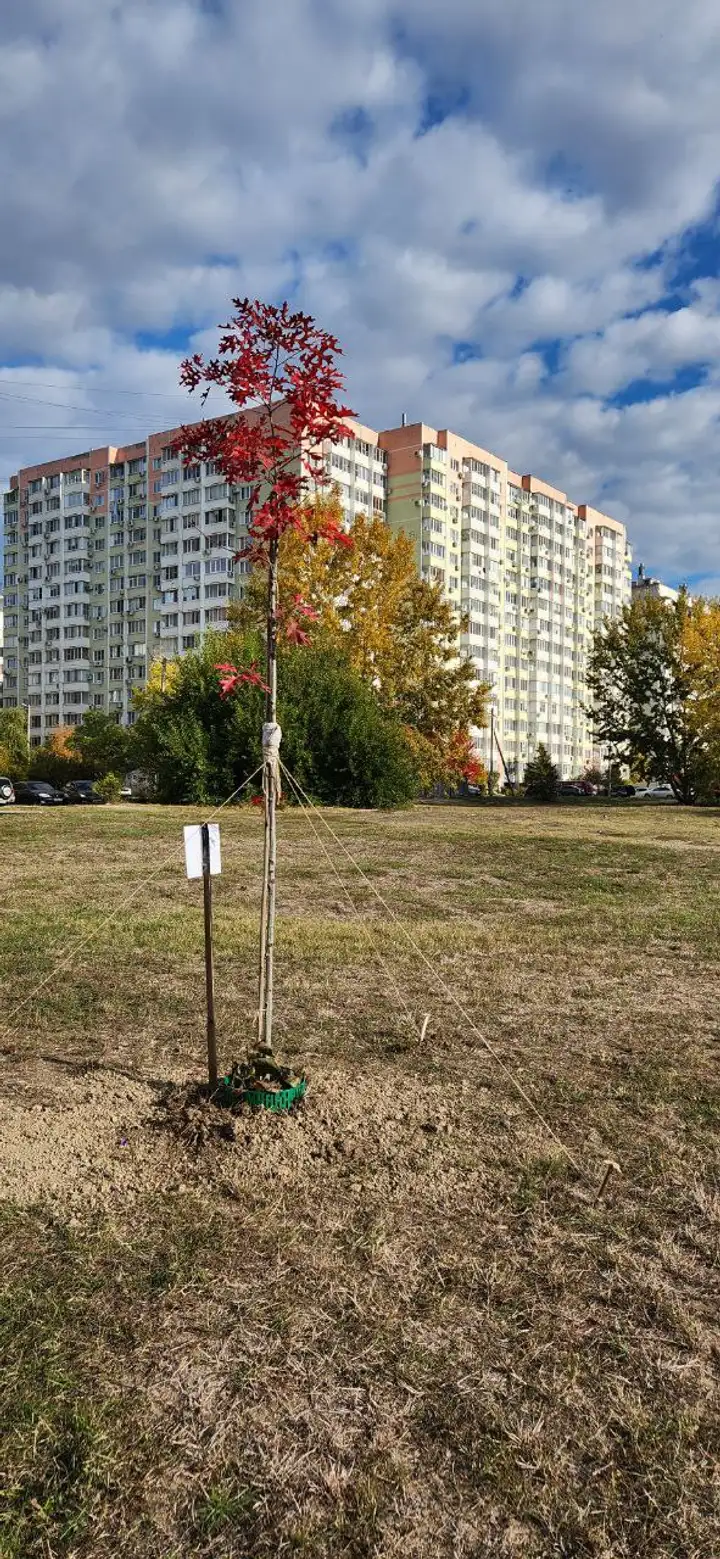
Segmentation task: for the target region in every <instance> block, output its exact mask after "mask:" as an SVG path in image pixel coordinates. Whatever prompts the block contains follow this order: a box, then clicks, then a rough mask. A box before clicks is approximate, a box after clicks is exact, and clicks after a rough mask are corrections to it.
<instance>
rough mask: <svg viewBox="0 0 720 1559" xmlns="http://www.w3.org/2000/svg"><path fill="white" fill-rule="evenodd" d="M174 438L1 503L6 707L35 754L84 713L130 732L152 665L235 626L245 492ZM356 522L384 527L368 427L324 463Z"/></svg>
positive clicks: (69, 463) (380, 465) (62, 468)
mask: <svg viewBox="0 0 720 1559" xmlns="http://www.w3.org/2000/svg"><path fill="white" fill-rule="evenodd" d="M178 432H179V430H178V429H170V430H169V431H168V432H165V433H153V434H151V435H150V436H149V437H148V438H147V439H146V440H144V441H143V442H142V443H139V444H133V445H132V446H129V447H126V448H113V447H106V448H103V449H94V450H89V451H87V452H86V453H84V454H80V455H75V456H71V457H69V458H67V459H64V460H57V461H50V462H48V463H46V464H44V465H38V466H33V467H29V468H27V469H25V470H23V471H21V472H20V474H19V476H18V477H17V478H14V479H13V482H12V485H11V487H10V491H9V492H8V493H6V494H5V497H4V530H5V601H6V681H5V686H4V689H3V703H4V704H5V706H6V707H7V706H10V707H14V706H18V705H23V706H27V708H28V711H29V715H28V718H29V729H30V739H31V742H32V743H33V744H34V745H36V746H37V745H39V744H40V743H41V742H42V741H43V740H44V739H45V738H46V737H47V735H48V734H49V733H50V732H51V731H52V730H53V728H54V727H56V726H58V725H77V724H79V723H80V721H81V720H82V718H83V714H84V713H85V710H86V709H89V708H100V709H104V710H108V711H110V712H111V713H113V712H114V713H116V714H117V717H118V719H119V720H121V721H122V722H123V723H132V721H133V719H134V711H133V700H132V694H133V690H134V688H136V687H139V686H142V684H143V683H144V682H145V680H146V678H147V675H148V671H149V667H150V664H151V662H152V661H153V660H162V659H163V658H168V659H169V658H171V657H173V656H175V655H178V654H181V653H182V652H183V651H184V650H189V649H192V648H193V647H194V645H195V644H196V642H197V640H198V638H199V636H200V635H201V633H202V632H203V630H204V629H206V628H210V627H213V628H222V627H223V626H225V624H226V622H227V605H228V601H229V600H230V599H231V597H232V596H234V595H241V594H242V587H243V579H244V575H245V573H246V570H247V564H245V563H244V562H243V561H242V560H239V561H238V562H236V563H233V557H234V555H235V554H236V553H237V552H238V550H239V549H240V548H241V547H242V546H243V543H244V541H245V540H246V538H247V524H246V520H247V498H248V491H247V490H243V489H241V488H236V489H233V490H232V491H231V490H230V489H229V488H228V485H227V483H226V482H225V481H224V479H223V477H222V475H221V473H220V472H219V471H218V470H216V469H215V468H214V467H213V466H212V465H210V464H202V465H201V464H199V463H198V464H195V465H189V466H183V463H182V461H181V460H179V459H178V458H177V456H176V455H175V454H174V453H173V441H174V439H175V437H176V436H177V434H178ZM325 455H326V460H327V465H328V470H329V472H330V474H331V475H333V476H336V477H337V480H338V483H339V486H340V490H341V496H342V500H343V505H344V508H345V511H346V514H347V515H348V517H352V516H354V514H355V513H357V512H359V511H360V510H365V509H372V510H373V512H375V513H381V514H382V515H383V516H384V515H385V489H386V476H385V472H386V464H387V457H386V456H385V455H384V453H383V452H382V451H379V450H378V448H377V435H376V434H374V433H373V432H372V431H371V430H370V429H367V428H363V427H362V426H361V425H360V424H359V423H358V424H353V425H352V435H351V436H350V437H349V438H347V439H344V440H343V442H342V445H337V446H332V447H331V446H328V448H327V450H326V451H325Z"/></svg>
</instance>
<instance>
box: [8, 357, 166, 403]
mask: <svg viewBox="0 0 720 1559" xmlns="http://www.w3.org/2000/svg"><path fill="white" fill-rule="evenodd" d="M4 373H12V369H10V368H3V367H2V366H1V365H0V384H2V385H4V386H5V387H6V388H8V389H12V388H14V386H15V385H18V387H19V388H20V389H26V390H78V389H81V388H82V386H81V385H79V384H57V383H50V382H49V381H48V380H45V379H3V378H2V377H1V376H2V374H4ZM89 389H90V390H91V391H92V393H93V395H140V396H142V397H144V398H148V399H151V400H161V401H174V400H178V399H182V398H183V397H185V396H186V395H187V394H188V391H187V390H184V389H182V388H178V389H177V390H174V391H170V390H124V389H120V388H119V387H118V386H113V385H107V386H104V385H100V384H91V385H90V386H89Z"/></svg>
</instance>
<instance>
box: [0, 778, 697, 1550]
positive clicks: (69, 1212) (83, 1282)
mask: <svg viewBox="0 0 720 1559" xmlns="http://www.w3.org/2000/svg"><path fill="white" fill-rule="evenodd" d="M326 816H327V817H328V819H329V820H330V821H331V822H332V826H333V827H334V828H335V829H336V831H337V833H338V834H339V835H340V837H341V839H342V841H343V843H344V844H345V845H346V846H347V847H348V848H350V850H351V851H352V852H353V854H354V855H355V856H356V857H357V859H358V861H359V862H360V864H361V865H362V867H363V870H364V872H365V874H366V877H367V879H368V882H365V883H364V882H363V881H362V880H361V879H359V878H358V877H357V874H353V872H352V871H351V869H350V868H349V867H348V866H347V862H346V861H344V858H343V857H342V855H341V854H340V853H339V852H338V849H337V847H336V846H334V845H333V846H331V849H332V859H333V862H334V864H335V866H336V868H337V870H338V871H339V874H340V880H338V878H337V877H336V876H335V875H334V874H333V871H332V869H331V866H330V865H329V863H328V861H327V860H326V859H325V857H324V855H323V854H322V851H321V849H320V846H319V843H318V841H317V840H316V839H315V838H314V837H313V835H312V834H311V832H310V831H309V829H308V826H307V822H306V819H305V818H303V817H302V816H301V815H300V814H299V813H297V812H286V813H283V814H282V817H281V829H280V835H281V878H280V892H279V926H278V973H277V986H278V989H277V996H276V1002H277V1018H278V1049H279V1050H280V1051H281V1052H282V1054H283V1055H284V1056H285V1057H287V1058H289V1059H292V1060H295V1061H303V1062H305V1063H306V1064H307V1068H308V1071H309V1073H310V1077H311V1085H310V1089H309V1092H308V1097H307V1104H306V1106H305V1108H304V1109H302V1110H300V1111H298V1113H297V1114H295V1115H293V1116H292V1117H291V1118H274V1117H272V1116H256V1117H250V1118H242V1119H239V1120H238V1121H237V1130H236V1136H235V1140H228V1141H220V1140H213V1141H212V1142H210V1143H205V1144H204V1145H201V1146H199V1147H191V1146H189V1145H188V1144H187V1143H185V1142H184V1141H182V1140H180V1139H179V1138H178V1137H177V1136H176V1135H174V1134H173V1133H172V1131H171V1130H170V1129H168V1126H167V1115H166V1112H165V1110H164V1106H163V1087H164V1085H165V1084H166V1082H167V1081H168V1080H174V1081H178V1082H182V1081H185V1080H187V1079H189V1078H191V1077H192V1076H194V1075H195V1076H202V1068H203V1046H204V1010H203V953H202V948H203V943H202V907H201V890H200V885H199V884H198V883H188V882H186V880H185V877H184V867H183V857H182V847H181V827H182V824H183V823H184V822H187V821H190V820H195V815H194V814H190V813H189V812H188V811H187V810H183V809H171V808H163V809H161V808H156V807H130V806H128V807H112V808H97V809H92V808H88V809H85V808H82V809H81V808H77V809H67V810H66V811H57V812H51V813H44V812H40V811H37V812H36V811H34V810H26V809H22V808H20V807H16V808H13V809H9V810H8V811H6V812H5V813H4V814H0V865H1V871H2V878H1V880H2V891H1V894H0V903H1V904H2V913H1V914H0V988H1V989H2V1002H1V1004H2V1014H3V1017H2V1019H0V1047H1V1049H2V1056H3V1066H2V1072H1V1073H0V1194H1V1195H2V1198H3V1200H2V1203H1V1204H0V1221H1V1223H2V1233H1V1245H0V1250H1V1252H2V1259H1V1260H0V1360H1V1361H2V1364H1V1367H0V1483H2V1484H3V1486H4V1487H3V1492H2V1493H0V1556H2V1559H34V1556H38V1559H40V1556H42V1559H55V1556H57V1559H61V1556H62V1559H70V1556H72V1559H91V1556H92V1559H95V1556H97V1559H106V1556H107V1559H110V1556H112V1559H190V1556H193V1559H194V1556H201V1559H202V1556H213V1559H265V1556H268V1559H269V1556H273V1559H275V1556H278V1559H280V1556H285V1555H294V1556H297V1555H302V1556H305V1559H335V1556H338V1559H340V1556H347V1559H364V1556H368V1559H369V1556H377V1559H396V1556H397V1559H400V1556H401V1559H445V1556H447V1559H485V1556H487V1559H508V1556H509V1559H516V1556H517V1559H545V1556H547V1559H550V1556H567V1559H585V1556H592V1559H665V1556H670V1555H672V1556H676V1559H717V1556H718V1554H720V1474H719V1471H718V1469H719V1465H720V1412H719V1393H718V1363H719V1361H720V1341H719V1332H718V1318H719V1316H720V1271H719V1254H720V1251H719V1242H718V1231H719V1228H720V1190H719V1181H718V1133H719V1128H720V1074H719V1072H718V1039H719V1031H720V1022H719V1018H718V1013H719V1011H720V1002H719V996H720V979H719V970H720V962H719V958H720V895H719V892H718V889H719V886H720V826H719V825H720V817H719V816H718V815H717V814H715V813H711V812H703V813H697V814H695V813H693V812H692V811H685V810H684V809H680V808H673V807H668V808H661V807H657V808H655V807H643V806H642V805H637V806H633V805H618V806H615V807H613V808H608V807H607V806H605V805H604V804H600V805H596V804H594V803H589V804H588V805H587V806H585V805H577V806H567V807H557V808H548V809H542V808H530V807H527V808H518V809H517V810H512V809H507V810H500V809H498V810H493V809H490V808H477V809H472V808H440V807H438V808H432V807H425V808H417V809H415V810H413V811H409V812H400V813H396V814H393V815H372V814H370V813H358V814H351V813H347V812H334V813H328V814H326ZM221 825H222V848H223V875H222V877H221V878H220V879H218V880H216V914H215V925H216V988H217V990H216V995H217V1008H218V1032H219V1041H220V1049H221V1056H222V1059H223V1060H224V1061H226V1062H229V1061H230V1060H231V1059H232V1058H233V1057H234V1056H237V1055H240V1054H242V1052H243V1050H244V1048H245V1045H246V1043H247V1041H248V1038H249V1037H250V1035H251V1031H252V1014H253V1002H254V996H255V974H256V962H257V951H256V923H257V918H258V896H259V867H260V854H261V834H262V821H261V818H260V817H259V816H258V815H257V813H256V812H255V811H254V810H240V811H235V812H233V813H232V814H230V813H227V814H223V816H222V818H221ZM321 834H322V837H323V840H324V842H325V843H326V844H330V841H329V838H328V836H327V835H326V834H325V833H324V832H323V830H322V829H321ZM144 878H149V879H150V880H149V881H147V883H146V885H145V886H144V887H141V888H140V889H139V891H137V892H135V896H134V898H133V899H132V901H131V902H130V903H129V904H128V905H126V906H124V907H121V906H123V905H124V900H125V899H126V898H127V896H128V895H129V894H131V893H133V891H134V890H135V889H137V887H138V884H139V883H140V882H141V881H142V880H143V879H144ZM372 887H374V888H375V889H377V890H378V892H379V893H380V894H381V895H382V897H383V898H385V899H387V900H388V901H389V902H390V904H391V905H392V907H393V909H394V911H395V914H396V915H397V916H398V917H399V918H398V920H397V921H391V920H389V919H388V917H387V915H386V914H385V912H384V910H383V908H382V906H381V904H380V903H379V902H378V900H377V899H376V898H375V896H374V894H373V892H372ZM348 892H349V893H350V896H351V899H352V901H353V903H354V905H355V906H356V908H357V909H358V910H359V911H360V912H361V918H360V919H359V920H358V919H357V918H356V917H355V916H354V914H353V913H352V912H351V907H350V904H349V901H348V897H347V895H348ZM115 910H118V911H119V913H117V914H115V915H114V918H113V919H112V920H111V921H110V923H109V924H107V925H105V926H104V927H103V926H102V922H103V920H104V919H105V918H106V917H107V916H109V915H111V914H113V912H114V911H115ZM406 932H409V933H410V935H411V937H412V939H413V940H414V942H415V943H416V944H417V946H418V947H419V949H420V950H421V952H422V953H423V954H424V955H425V959H427V960H429V961H430V964H431V965H432V969H433V970H434V971H437V975H438V976H439V977H440V979H441V980H442V981H443V982H444V984H445V985H446V986H449V987H450V988H451V989H452V991H453V992H454V993H455V994H456V996H457V997H458V999H459V1001H460V1002H461V1004H462V1006H463V1007H464V1008H465V1009H466V1011H467V1012H468V1013H469V1014H471V1016H472V1019H473V1022H474V1024H475V1025H477V1028H478V1029H479V1030H480V1031H481V1032H482V1034H484V1035H485V1036H486V1037H487V1038H488V1040H489V1041H490V1043H491V1045H492V1047H493V1049H494V1050H495V1051H496V1052H497V1057H499V1058H500V1060H501V1061H502V1062H504V1064H505V1066H506V1067H507V1068H509V1069H510V1070H511V1071H512V1073H513V1074H514V1075H516V1076H517V1078H518V1079H519V1080H520V1082H521V1085H522V1087H523V1088H524V1089H525V1090H526V1092H527V1093H528V1094H529V1095H530V1096H531V1097H532V1099H533V1100H534V1101H535V1103H536V1105H537V1107H538V1109H539V1110H540V1112H541V1114H542V1115H543V1117H544V1118H545V1120H546V1121H547V1123H548V1126H549V1127H550V1128H551V1129H552V1130H551V1131H549V1130H546V1129H545V1127H544V1126H543V1125H542V1124H541V1123H540V1122H539V1121H538V1119H537V1118H536V1117H535V1116H534V1115H533V1114H532V1113H531V1112H530V1111H529V1110H528V1108H527V1106H526V1104H525V1103H524V1101H523V1100H522V1099H521V1098H520V1097H519V1096H518V1094H517V1093H516V1092H515V1091H514V1089H513V1087H512V1086H511V1084H510V1083H509V1082H508V1079H507V1076H506V1074H505V1072H504V1071H503V1069H502V1067H501V1066H500V1064H499V1061H498V1059H495V1058H493V1057H491V1056H490V1055H489V1054H488V1053H487V1051H486V1050H485V1049H484V1047H483V1044H482V1042H481V1040H480V1038H478V1036H477V1034H476V1032H474V1030H473V1029H472V1028H470V1027H469V1026H468V1024H467V1023H466V1021H465V1019H464V1018H463V1016H462V1015H461V1013H460V1012H459V1011H458V1010H457V1009H456V1008H455V1007H454V1006H453V1005H452V1004H451V1003H450V1002H449V1001H448V999H447V997H446V996H445V994H444V993H443V990H442V988H441V987H440V986H438V984H437V982H436V981H434V979H433V975H432V973H431V971H430V969H428V966H427V964H426V963H425V962H423V961H422V960H421V959H420V958H419V957H418V956H417V955H416V954H415V952H414V951H413V949H412V947H411V946H410V945H409V943H408V941H407V940H406V937H405V933H406ZM91 933H96V934H93V935H92V937H91V939H90V940H89V941H88V942H87V944H86V945H85V947H84V948H82V949H81V950H80V951H79V952H78V953H77V954H76V956H74V957H73V958H72V961H71V963H70V966H69V967H68V969H67V970H66V971H65V972H60V973H58V974H57V975H53V977H52V978H51V979H49V981H48V983H47V985H46V986H45V988H44V989H43V991H42V993H41V994H40V996H38V997H37V998H35V999H33V1000H32V1001H30V1002H29V1003H26V1004H25V1005H23V1006H21V1008H20V1011H19V1012H18V1014H17V1016H16V1018H15V1019H14V1020H13V1019H12V1018H10V1022H9V1023H8V1018H9V1015H10V1014H11V1013H12V1010H13V1009H14V1007H15V1005H16V1004H18V1003H23V1002H24V1001H25V998H26V997H27V996H29V994H30V993H31V992H32V991H33V989H34V987H35V986H36V985H37V983H38V982H39V981H40V980H42V979H44V978H45V977H46V976H48V975H51V974H52V971H53V970H55V968H56V966H57V965H58V964H60V963H61V962H62V961H63V960H66V959H67V958H68V953H69V950H70V949H71V948H72V947H73V945H74V944H75V943H76V942H78V941H80V940H81V939H82V938H84V937H90V934H91ZM376 947H377V948H379V950H380V952H381V954H382V959H383V964H382V965H381V964H380V963H379V962H378V961H377V959H376V957H375V948H376ZM401 998H402V999H401ZM426 1014H429V1022H428V1025H427V1032H426V1035H425V1038H424V1040H423V1042H422V1043H421V1042H420V1038H419V1031H420V1028H421V1026H422V1023H423V1019H424V1018H425V1016H426ZM8 1029H9V1031H8ZM552 1133H555V1134H556V1135H555V1136H553V1135H552ZM556 1138H559V1139H561V1141H562V1142H563V1143H565V1144H566V1145H567V1147H568V1149H569V1152H570V1154H571V1155H572V1159H573V1160H574V1161H575V1164H576V1165H579V1166H580V1169H581V1170H582V1174H579V1173H578V1171H577V1168H575V1167H573V1164H572V1163H571V1162H569V1161H568V1159H567V1158H566V1157H565V1156H564V1155H563V1153H562V1151H561V1149H560V1147H559V1146H558V1143H557V1140H556ZM609 1158H610V1159H613V1160H617V1162H618V1164H619V1165H620V1168H621V1174H620V1175H619V1176H618V1175H614V1176H613V1178H612V1179H611V1180H610V1183H609V1185H608V1188H607V1192H606V1195H605V1196H604V1198H603V1199H602V1200H601V1201H600V1202H598V1203H597V1204H595V1203H594V1202H593V1196H594V1191H595V1188H596V1187H597V1185H598V1183H599V1180H600V1176H601V1174H602V1169H603V1164H604V1163H605V1161H606V1160H607V1159H609Z"/></svg>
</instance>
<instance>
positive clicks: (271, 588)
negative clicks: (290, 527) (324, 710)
mask: <svg viewBox="0 0 720 1559" xmlns="http://www.w3.org/2000/svg"><path fill="white" fill-rule="evenodd" d="M277 574H278V543H277V541H272V542H271V543H270V549H269V559H268V590H267V618H266V625H265V643H266V656H267V666H266V670H267V688H266V693H265V723H264V725H263V732H262V747H263V795H264V798H265V850H264V855H263V887H262V907H261V912H260V913H261V926H260V993H259V1003H258V1014H259V1015H258V1048H259V1049H260V1050H262V1051H264V1052H265V1053H266V1054H268V1055H271V1054H272V1048H273V987H274V959H275V887H276V881H277V803H278V801H279V799H280V793H281V790H280V741H281V738H282V731H281V730H280V726H279V725H278V723H277V599H278V579H277Z"/></svg>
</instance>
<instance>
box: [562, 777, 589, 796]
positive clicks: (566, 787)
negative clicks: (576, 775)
mask: <svg viewBox="0 0 720 1559" xmlns="http://www.w3.org/2000/svg"><path fill="white" fill-rule="evenodd" d="M558 795H559V796H584V795H585V791H584V790H583V787H582V785H579V784H576V782H575V781H574V780H563V781H562V783H561V784H560V785H558Z"/></svg>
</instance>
